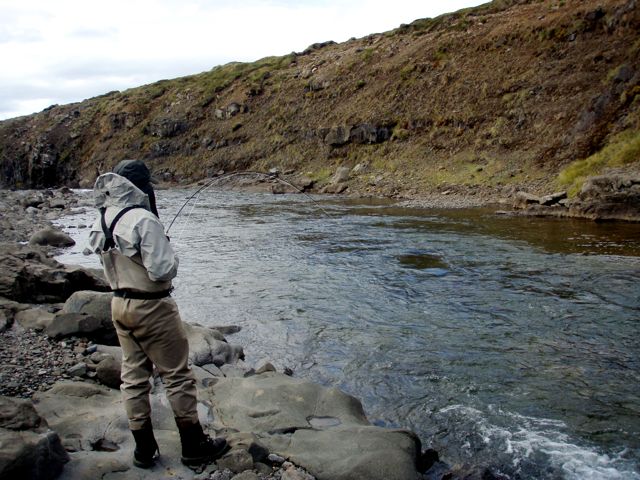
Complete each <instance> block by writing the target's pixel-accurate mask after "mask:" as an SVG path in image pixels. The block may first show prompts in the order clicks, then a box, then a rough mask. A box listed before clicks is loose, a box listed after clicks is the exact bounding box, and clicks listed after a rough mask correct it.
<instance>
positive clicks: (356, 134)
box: [349, 123, 391, 144]
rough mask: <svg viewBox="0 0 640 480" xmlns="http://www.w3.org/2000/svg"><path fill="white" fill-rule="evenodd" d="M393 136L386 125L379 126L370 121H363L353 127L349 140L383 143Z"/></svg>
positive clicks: (353, 141)
mask: <svg viewBox="0 0 640 480" xmlns="http://www.w3.org/2000/svg"><path fill="white" fill-rule="evenodd" d="M389 138H391V132H390V131H389V129H388V128H386V127H377V126H375V125H371V124H370V123H362V124H360V125H356V126H355V127H353V128H352V129H351V132H350V134H349V140H350V141H351V142H352V143H361V144H373V143H381V142H384V141H387V140H389Z"/></svg>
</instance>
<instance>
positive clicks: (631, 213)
mask: <svg viewBox="0 0 640 480" xmlns="http://www.w3.org/2000/svg"><path fill="white" fill-rule="evenodd" d="M513 208H514V209H516V210H519V211H520V213H522V214H524V215H531V216H553V217H564V218H585V219H589V220H594V221H611V220H622V221H628V222H640V177H638V176H632V175H601V176H597V177H591V178H589V179H587V181H586V182H585V183H584V185H583V187H582V190H581V191H580V193H579V194H578V196H577V197H576V198H573V199H567V194H566V192H557V193H553V194H551V195H545V196H543V197H538V196H535V195H532V194H529V193H526V192H517V194H516V196H515V198H514V201H513Z"/></svg>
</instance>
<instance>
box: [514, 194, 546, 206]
mask: <svg viewBox="0 0 640 480" xmlns="http://www.w3.org/2000/svg"><path fill="white" fill-rule="evenodd" d="M535 204H540V197H537V196H535V195H532V194H530V193H527V192H517V193H516V196H515V198H514V200H513V208H516V209H524V208H528V207H530V206H531V205H535Z"/></svg>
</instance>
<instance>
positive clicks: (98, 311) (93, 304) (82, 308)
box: [63, 290, 113, 328]
mask: <svg viewBox="0 0 640 480" xmlns="http://www.w3.org/2000/svg"><path fill="white" fill-rule="evenodd" d="M112 298H113V294H112V293H111V292H94V291H90V290H81V291H78V292H74V293H73V294H72V295H71V296H70V297H69V298H68V299H67V301H66V302H65V303H64V307H63V311H64V312H66V313H85V314H87V315H91V316H92V317H94V318H97V319H99V320H100V322H101V323H102V325H103V326H104V327H105V328H108V327H109V326H110V325H112V322H111V299H112Z"/></svg>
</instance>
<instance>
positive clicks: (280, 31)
mask: <svg viewBox="0 0 640 480" xmlns="http://www.w3.org/2000/svg"><path fill="white" fill-rule="evenodd" d="M485 1H486V0H447V1H435V0H393V1H389V0H349V1H348V2H347V1H342V2H341V1H338V0H299V1H293V0H235V1H233V0H109V1H100V2H98V1H95V0H94V1H92V0H0V63H1V64H2V68H1V69H0V120H2V119H6V118H11V117H16V116H20V115H26V114H30V113H33V112H37V111H41V110H42V109H44V108H46V107H48V106H49V105H52V104H65V103H71V102H76V101H81V100H84V99H86V98H91V97H94V96H96V95H101V94H103V93H106V92H110V91H112V90H125V89H127V88H131V87H137V86H140V85H144V84H147V83H152V82H154V81H157V80H161V79H165V78H176V77H180V76H184V75H191V74H195V73H200V72H203V71H207V70H210V69H211V68H212V67H214V66H216V65H221V64H225V63H228V62H231V61H243V62H248V61H254V60H258V59H260V58H263V57H266V56H272V55H285V54H288V53H291V52H293V51H295V52H301V51H302V50H304V49H305V48H306V47H308V46H309V45H310V44H312V43H315V42H323V41H327V40H333V41H336V42H343V41H345V40H348V39H349V38H351V37H356V38H360V37H364V36H366V35H368V34H370V33H379V32H384V31H388V30H392V29H394V28H396V27H398V26H400V24H402V23H411V22H412V21H414V20H416V19H418V18H426V17H435V16H437V15H440V14H442V13H447V12H452V11H455V10H458V9H460V8H465V7H470V6H474V5H479V4H481V3H485Z"/></svg>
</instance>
